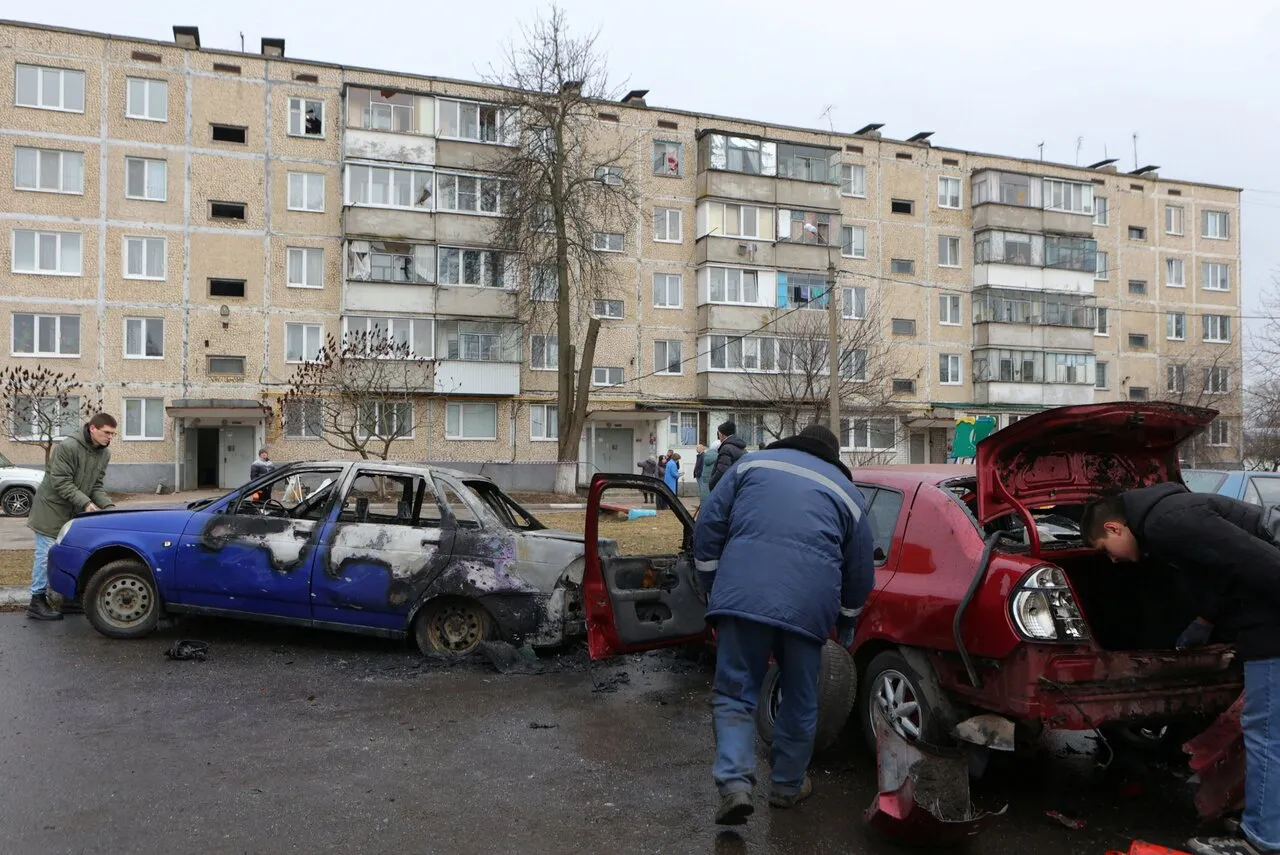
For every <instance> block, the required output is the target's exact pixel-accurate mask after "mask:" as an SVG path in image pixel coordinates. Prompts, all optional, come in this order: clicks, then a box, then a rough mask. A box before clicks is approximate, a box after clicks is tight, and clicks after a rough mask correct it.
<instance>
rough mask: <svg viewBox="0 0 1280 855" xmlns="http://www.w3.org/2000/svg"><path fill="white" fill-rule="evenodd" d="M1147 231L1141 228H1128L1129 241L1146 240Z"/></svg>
mask: <svg viewBox="0 0 1280 855" xmlns="http://www.w3.org/2000/svg"><path fill="white" fill-rule="evenodd" d="M1146 239H1147V230H1146V229H1145V228H1144V227H1142V226H1129V240H1146Z"/></svg>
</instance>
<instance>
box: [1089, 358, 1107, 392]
mask: <svg viewBox="0 0 1280 855" xmlns="http://www.w3.org/2000/svg"><path fill="white" fill-rule="evenodd" d="M1110 370H1111V363H1110V362H1107V361H1105V360H1104V361H1102V362H1094V364H1093V388H1095V389H1109V388H1110V385H1109V384H1110V382H1111V381H1110V378H1109V377H1108V376H1107V375H1108V373H1110Z"/></svg>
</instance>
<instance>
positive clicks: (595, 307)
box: [591, 300, 627, 321]
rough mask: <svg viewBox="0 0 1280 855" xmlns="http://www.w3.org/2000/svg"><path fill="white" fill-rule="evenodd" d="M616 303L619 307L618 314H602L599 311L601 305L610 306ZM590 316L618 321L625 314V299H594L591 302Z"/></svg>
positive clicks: (624, 316)
mask: <svg viewBox="0 0 1280 855" xmlns="http://www.w3.org/2000/svg"><path fill="white" fill-rule="evenodd" d="M614 303H616V304H617V305H618V306H619V307H620V311H619V313H618V314H616V315H613V314H603V313H601V311H600V308H601V306H602V305H603V306H606V307H608V306H610V305H611V304H614ZM591 316H592V317H594V318H600V319H601V320H610V321H620V320H622V319H624V318H626V316H627V304H626V301H625V300H595V301H593V302H592V304H591Z"/></svg>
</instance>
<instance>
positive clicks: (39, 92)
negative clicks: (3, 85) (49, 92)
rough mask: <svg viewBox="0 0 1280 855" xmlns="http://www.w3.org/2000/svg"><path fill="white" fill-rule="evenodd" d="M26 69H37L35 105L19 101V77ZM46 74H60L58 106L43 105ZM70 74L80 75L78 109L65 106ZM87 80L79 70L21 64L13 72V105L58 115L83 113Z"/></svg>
mask: <svg viewBox="0 0 1280 855" xmlns="http://www.w3.org/2000/svg"><path fill="white" fill-rule="evenodd" d="M24 68H26V69H35V72H36V100H35V103H34V104H24V103H22V102H21V101H19V100H18V76H19V75H21V74H22V70H23V69H24ZM46 72H57V74H58V103H57V104H45V103H42V102H43V101H44V100H45V98H44V96H45V91H44V84H45V79H44V76H45V73H46ZM69 74H78V75H80V106H79V107H78V108H77V107H67V106H64V105H65V103H66V100H67V75H69ZM85 80H86V76H85V73H84V72H83V71H80V70H78V69H74V68H57V67H55V66H51V65H32V64H30V63H23V62H20V63H18V64H17V65H16V66H14V70H13V104H14V106H15V107H27V108H30V109H32V110H53V111H54V112H57V113H83V112H84V104H85V100H86V98H87V95H88V93H87V91H86V89H85Z"/></svg>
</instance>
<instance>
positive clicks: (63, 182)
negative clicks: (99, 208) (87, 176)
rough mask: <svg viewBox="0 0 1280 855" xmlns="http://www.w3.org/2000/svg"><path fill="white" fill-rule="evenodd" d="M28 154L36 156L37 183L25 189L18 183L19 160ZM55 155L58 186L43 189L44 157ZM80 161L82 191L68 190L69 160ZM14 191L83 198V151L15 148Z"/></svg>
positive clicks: (32, 147) (34, 147)
mask: <svg viewBox="0 0 1280 855" xmlns="http://www.w3.org/2000/svg"><path fill="white" fill-rule="evenodd" d="M26 152H30V153H31V154H32V155H34V156H35V161H36V169H35V176H36V183H35V186H33V187H24V186H22V185H21V184H19V183H18V175H19V171H18V159H19V158H21V157H24V156H25V154H24V153H26ZM49 154H54V155H57V156H58V186H57V187H56V188H50V187H41V186H40V185H41V184H43V183H44V180H43V179H44V178H45V175H44V172H45V169H44V165H45V164H44V156H45V155H49ZM69 157H72V158H79V159H80V189H78V190H68V189H66V188H67V158H69ZM13 189H14V190H20V191H22V192H24V193H59V194H62V195H66V196H83V195H84V152H82V151H66V150H63V149H57V148H37V147H36V146H15V147H14V150H13Z"/></svg>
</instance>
